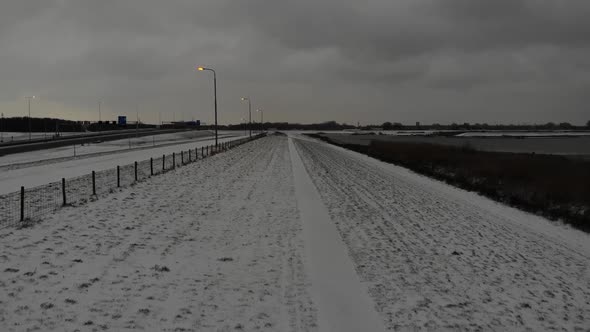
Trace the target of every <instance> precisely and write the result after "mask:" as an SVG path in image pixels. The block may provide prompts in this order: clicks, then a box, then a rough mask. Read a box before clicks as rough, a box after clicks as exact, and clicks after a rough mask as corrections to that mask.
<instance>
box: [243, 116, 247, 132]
mask: <svg viewBox="0 0 590 332" xmlns="http://www.w3.org/2000/svg"><path fill="white" fill-rule="evenodd" d="M242 123H243V124H244V136H246V131H247V130H246V119H244V118H242Z"/></svg>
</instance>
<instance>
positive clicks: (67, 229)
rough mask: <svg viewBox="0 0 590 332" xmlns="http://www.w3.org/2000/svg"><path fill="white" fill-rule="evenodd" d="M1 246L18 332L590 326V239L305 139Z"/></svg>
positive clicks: (141, 189) (180, 174) (58, 219)
mask: <svg viewBox="0 0 590 332" xmlns="http://www.w3.org/2000/svg"><path fill="white" fill-rule="evenodd" d="M0 239H1V240H0V243H1V244H0V263H1V266H2V269H1V270H0V324H1V326H2V327H3V328H4V329H5V330H7V331H21V330H28V329H30V330H34V329H37V330H43V331H46V330H60V331H61V330H76V329H80V330H93V329H96V330H103V329H104V330H113V331H121V330H133V329H144V330H150V331H175V330H176V331H233V330H238V331H239V330H243V331H254V330H262V331H314V330H320V331H331V330H332V331H378V330H385V329H389V330H501V331H504V330H511V331H512V330H533V331H539V330H550V329H559V330H581V331H583V330H587V329H588V326H590V241H589V240H590V238H589V236H588V235H587V234H585V233H581V232H579V231H576V230H572V229H570V228H567V227H565V226H560V225H556V224H554V223H551V222H549V221H547V220H544V219H542V218H539V217H536V216H533V215H530V214H526V213H523V212H520V211H517V210H515V209H512V208H509V207H506V206H503V205H500V204H497V203H494V202H492V201H490V200H488V199H486V198H483V197H480V196H477V195H475V194H473V193H469V192H465V191H462V190H459V189H456V188H453V187H450V186H448V185H446V184H443V183H440V182H437V181H433V180H431V179H428V178H425V177H423V176H419V175H416V174H414V173H412V172H410V171H408V170H406V169H403V168H399V167H396V166H393V165H389V164H385V163H382V162H379V161H376V160H373V159H371V158H368V157H366V156H363V155H359V154H356V153H354V152H351V151H347V150H343V149H340V148H338V147H334V146H330V145H327V144H325V143H322V142H317V141H312V140H309V139H305V138H302V137H300V136H298V135H293V137H290V138H287V137H281V136H273V137H268V138H264V139H260V140H257V141H254V142H251V143H248V144H245V145H242V146H239V147H238V148H236V149H233V150H230V151H228V152H224V153H221V154H218V155H215V156H213V157H210V158H206V159H204V160H202V161H200V162H196V163H193V164H190V165H188V166H185V167H181V168H178V169H176V170H174V171H171V172H169V173H167V174H166V175H163V176H158V177H155V178H152V179H151V180H148V181H146V182H142V183H139V184H137V185H134V186H132V187H129V188H127V189H123V190H121V191H118V192H116V193H114V194H111V195H109V196H106V197H103V198H101V199H99V200H98V201H95V202H90V203H88V204H87V205H84V206H81V207H76V208H65V209H62V210H60V211H58V212H57V213H56V214H55V215H53V216H50V217H47V218H46V219H45V220H43V222H42V223H41V224H37V225H35V226H33V227H32V228H25V229H4V230H0ZM335 271H337V272H335Z"/></svg>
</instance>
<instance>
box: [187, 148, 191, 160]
mask: <svg viewBox="0 0 590 332" xmlns="http://www.w3.org/2000/svg"><path fill="white" fill-rule="evenodd" d="M188 162H189V163H190V162H191V149H188Z"/></svg>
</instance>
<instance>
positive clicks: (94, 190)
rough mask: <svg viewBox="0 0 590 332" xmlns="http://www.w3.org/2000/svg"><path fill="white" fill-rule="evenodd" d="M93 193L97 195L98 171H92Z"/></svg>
mask: <svg viewBox="0 0 590 332" xmlns="http://www.w3.org/2000/svg"><path fill="white" fill-rule="evenodd" d="M92 195H94V196H96V173H95V172H94V171H92Z"/></svg>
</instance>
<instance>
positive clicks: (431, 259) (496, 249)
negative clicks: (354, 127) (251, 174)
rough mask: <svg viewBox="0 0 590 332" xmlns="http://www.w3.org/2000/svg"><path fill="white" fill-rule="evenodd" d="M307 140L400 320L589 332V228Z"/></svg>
mask: <svg viewBox="0 0 590 332" xmlns="http://www.w3.org/2000/svg"><path fill="white" fill-rule="evenodd" d="M295 145H296V147H297V150H298V151H299V154H300V155H301V158H302V160H303V162H304V165H305V167H306V169H307V172H308V173H309V175H310V177H311V178H312V180H313V181H314V183H315V185H316V187H317V189H318V192H319V194H320V196H321V197H322V201H323V203H324V204H325V205H326V206H327V207H328V210H329V214H330V217H331V218H332V220H333V221H334V223H335V224H336V225H337V227H338V230H339V232H340V235H341V236H342V238H343V240H344V242H345V243H346V245H347V247H348V250H349V254H350V256H351V257H352V259H353V261H354V263H355V267H356V269H357V272H358V273H359V276H360V277H361V280H362V281H363V283H364V284H365V285H366V286H367V287H368V288H369V290H370V294H371V296H372V297H373V299H374V301H375V302H376V305H377V309H378V311H379V312H380V313H381V316H382V317H383V319H384V320H385V323H386V326H387V327H388V328H390V329H408V330H414V329H425V330H537V331H538V330H548V329H565V330H585V329H587V326H588V325H589V317H590V305H589V303H590V250H588V236H587V234H584V233H582V232H579V231H576V230H571V229H563V228H562V227H559V226H557V225H552V224H550V223H549V222H548V221H544V222H540V223H537V224H536V225H535V224H534V223H533V222H532V221H531V220H528V219H527V218H529V219H530V218H531V217H528V216H527V214H525V213H521V212H519V211H516V210H514V209H512V208H509V207H505V206H502V205H499V204H491V203H489V202H488V201H487V200H485V199H483V198H481V197H479V196H477V195H475V194H473V193H469V192H465V191H460V190H457V189H454V188H451V187H450V186H447V185H445V184H442V183H440V182H437V181H433V180H430V179H428V178H425V177H423V176H420V175H416V174H413V173H412V172H409V171H407V170H405V169H403V168H399V167H395V166H393V165H381V164H379V165H378V163H377V162H375V161H374V160H373V159H371V158H366V157H365V156H361V155H359V154H356V153H353V152H351V151H347V150H344V149H341V148H338V147H334V146H331V145H328V144H326V143H323V142H317V141H312V140H308V139H295ZM537 221H538V220H537ZM551 233H554V234H551ZM583 239H585V240H586V242H585V244H583Z"/></svg>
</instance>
